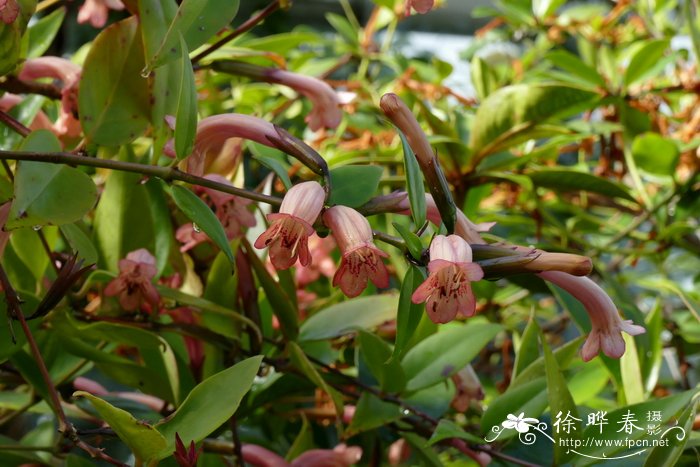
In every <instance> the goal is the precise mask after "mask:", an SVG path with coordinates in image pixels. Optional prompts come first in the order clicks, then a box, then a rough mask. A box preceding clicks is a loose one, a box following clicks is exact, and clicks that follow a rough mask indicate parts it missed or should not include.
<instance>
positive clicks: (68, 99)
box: [18, 57, 82, 137]
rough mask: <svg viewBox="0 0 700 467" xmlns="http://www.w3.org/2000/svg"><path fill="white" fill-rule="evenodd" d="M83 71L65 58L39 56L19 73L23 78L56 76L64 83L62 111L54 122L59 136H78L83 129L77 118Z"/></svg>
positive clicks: (31, 59) (29, 60)
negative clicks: (79, 88)
mask: <svg viewBox="0 0 700 467" xmlns="http://www.w3.org/2000/svg"><path fill="white" fill-rule="evenodd" d="M81 71H82V70H81V69H80V67H79V66H78V65H76V64H75V63H73V62H71V61H70V60H66V59H65V58H61V57H38V58H30V59H28V60H27V61H26V62H24V66H23V67H22V71H20V73H19V75H18V78H19V79H21V80H29V81H31V80H35V79H39V78H54V79H57V80H59V81H61V82H62V83H63V88H62V89H61V111H60V113H59V115H58V120H57V121H56V123H55V124H54V131H55V133H56V134H58V135H59V136H62V135H65V136H68V137H76V136H78V135H80V132H81V131H82V129H81V127H80V121H78V119H77V118H76V114H77V111H78V85H79V82H80V73H81Z"/></svg>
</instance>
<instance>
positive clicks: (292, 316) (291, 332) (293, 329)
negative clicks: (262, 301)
mask: <svg viewBox="0 0 700 467" xmlns="http://www.w3.org/2000/svg"><path fill="white" fill-rule="evenodd" d="M246 252H247V253H248V260H249V261H250V265H251V266H252V267H253V270H254V271H255V275H256V276H257V278H258V281H260V285H261V286H262V288H263V290H264V291H265V296H266V297H267V299H268V301H269V302H270V305H271V306H272V311H273V313H274V314H275V316H277V319H278V320H279V323H280V326H281V328H282V333H283V334H284V336H285V337H286V338H287V339H290V340H296V338H297V336H298V335H299V322H298V311H297V309H296V307H295V306H294V302H293V301H292V300H291V299H290V298H289V297H287V294H286V293H285V292H284V290H283V289H282V287H281V286H280V284H279V283H278V282H277V281H275V279H273V278H272V276H271V275H270V273H269V272H268V271H267V268H266V267H265V265H264V264H263V263H262V261H260V258H258V256H257V255H256V254H255V251H253V250H252V248H251V247H250V245H249V244H246Z"/></svg>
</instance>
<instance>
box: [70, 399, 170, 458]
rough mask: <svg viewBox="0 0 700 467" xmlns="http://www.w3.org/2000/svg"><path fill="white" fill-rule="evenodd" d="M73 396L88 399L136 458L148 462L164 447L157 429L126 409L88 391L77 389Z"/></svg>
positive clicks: (162, 438)
mask: <svg viewBox="0 0 700 467" xmlns="http://www.w3.org/2000/svg"><path fill="white" fill-rule="evenodd" d="M73 397H84V398H86V399H87V400H89V401H90V403H91V404H92V406H93V407H94V408H95V410H96V411H97V413H98V414H100V417H102V419H103V420H104V421H106V422H107V423H108V424H109V427H110V428H111V429H112V430H114V432H115V433H116V434H117V436H119V439H121V440H122V441H124V444H126V445H127V446H128V447H129V449H131V451H132V452H133V453H134V455H135V456H136V458H137V459H140V460H142V461H145V462H150V461H152V460H154V459H157V458H158V455H159V453H160V452H161V451H162V450H163V449H165V447H166V441H165V438H164V437H163V435H161V434H160V433H159V432H158V430H156V429H155V428H153V426H151V425H149V424H148V423H146V422H143V421H139V420H137V419H135V418H134V417H133V415H131V414H130V413H129V412H127V411H126V410H122V409H120V408H118V407H115V406H113V405H112V404H110V403H109V402H107V401H104V400H102V399H100V398H99V397H95V396H93V395H92V394H90V393H89V392H85V391H77V392H75V393H74V394H73Z"/></svg>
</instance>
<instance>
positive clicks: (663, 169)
mask: <svg viewBox="0 0 700 467" xmlns="http://www.w3.org/2000/svg"><path fill="white" fill-rule="evenodd" d="M632 157H634V161H635V163H636V164H637V167H639V168H640V169H642V170H644V171H645V172H649V173H652V174H657V175H673V174H674V172H675V171H676V165H678V159H679V158H680V151H679V150H678V146H677V145H676V143H674V142H673V141H672V140H670V139H667V138H664V137H663V136H661V135H659V134H657V133H642V134H641V135H637V137H635V138H634V141H633V142H632Z"/></svg>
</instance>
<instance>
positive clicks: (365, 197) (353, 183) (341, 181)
mask: <svg viewBox="0 0 700 467" xmlns="http://www.w3.org/2000/svg"><path fill="white" fill-rule="evenodd" d="M383 170H384V169H383V168H382V167H379V166H376V165H346V166H343V167H338V168H337V169H332V170H331V171H330V173H331V186H332V187H333V189H332V190H331V196H330V199H329V200H328V203H329V204H331V205H333V204H342V205H343V206H349V207H351V208H357V207H360V206H362V205H363V204H365V203H366V202H367V201H369V200H370V198H372V197H373V196H374V193H375V192H376V191H377V187H378V186H379V179H381V178H382V171H383Z"/></svg>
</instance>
